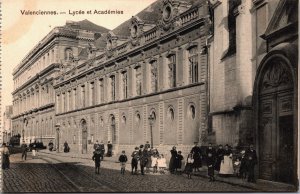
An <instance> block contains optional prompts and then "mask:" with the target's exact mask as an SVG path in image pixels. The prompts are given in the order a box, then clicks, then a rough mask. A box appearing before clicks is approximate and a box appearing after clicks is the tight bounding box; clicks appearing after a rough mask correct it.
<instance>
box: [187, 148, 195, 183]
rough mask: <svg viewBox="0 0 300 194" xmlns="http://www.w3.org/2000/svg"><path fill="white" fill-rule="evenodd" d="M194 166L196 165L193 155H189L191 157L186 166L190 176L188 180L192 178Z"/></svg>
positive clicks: (188, 158)
mask: <svg viewBox="0 0 300 194" xmlns="http://www.w3.org/2000/svg"><path fill="white" fill-rule="evenodd" d="M193 164H194V158H193V154H192V153H189V155H188V157H187V161H186V165H185V172H186V173H187V175H188V179H191V178H192V172H193Z"/></svg>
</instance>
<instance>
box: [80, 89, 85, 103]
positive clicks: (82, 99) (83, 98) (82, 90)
mask: <svg viewBox="0 0 300 194" xmlns="http://www.w3.org/2000/svg"><path fill="white" fill-rule="evenodd" d="M81 104H82V107H85V86H84V85H82V86H81Z"/></svg>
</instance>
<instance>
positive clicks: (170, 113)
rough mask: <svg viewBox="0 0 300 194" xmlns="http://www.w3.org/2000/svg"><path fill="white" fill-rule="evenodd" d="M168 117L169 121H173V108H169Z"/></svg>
mask: <svg viewBox="0 0 300 194" xmlns="http://www.w3.org/2000/svg"><path fill="white" fill-rule="evenodd" d="M168 116H169V118H170V120H171V121H173V120H174V117H175V113H174V109H173V107H169V111H168Z"/></svg>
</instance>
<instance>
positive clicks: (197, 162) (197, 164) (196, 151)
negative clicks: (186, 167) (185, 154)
mask: <svg viewBox="0 0 300 194" xmlns="http://www.w3.org/2000/svg"><path fill="white" fill-rule="evenodd" d="M194 144H195V146H194V147H193V148H192V150H191V153H192V154H193V158H194V164H193V165H194V166H193V168H194V171H195V172H196V171H198V172H200V169H199V168H201V167H202V153H201V148H200V147H199V145H198V142H194Z"/></svg>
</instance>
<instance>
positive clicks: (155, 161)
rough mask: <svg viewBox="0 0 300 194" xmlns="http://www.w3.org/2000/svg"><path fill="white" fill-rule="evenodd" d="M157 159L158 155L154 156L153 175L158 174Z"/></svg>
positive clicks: (152, 158) (152, 163)
mask: <svg viewBox="0 0 300 194" xmlns="http://www.w3.org/2000/svg"><path fill="white" fill-rule="evenodd" d="M157 159H158V156H157V155H156V154H152V156H151V167H152V168H153V174H154V173H157Z"/></svg>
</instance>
